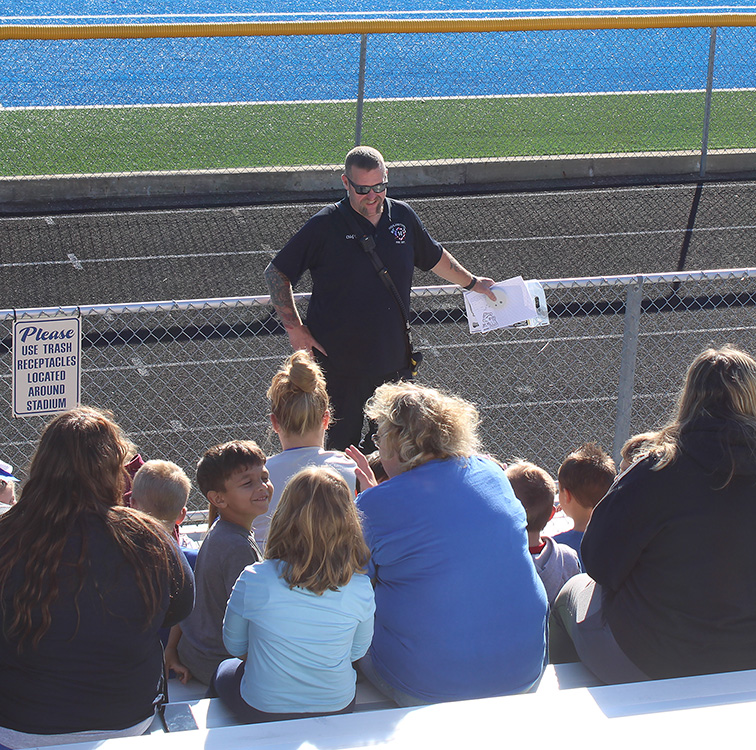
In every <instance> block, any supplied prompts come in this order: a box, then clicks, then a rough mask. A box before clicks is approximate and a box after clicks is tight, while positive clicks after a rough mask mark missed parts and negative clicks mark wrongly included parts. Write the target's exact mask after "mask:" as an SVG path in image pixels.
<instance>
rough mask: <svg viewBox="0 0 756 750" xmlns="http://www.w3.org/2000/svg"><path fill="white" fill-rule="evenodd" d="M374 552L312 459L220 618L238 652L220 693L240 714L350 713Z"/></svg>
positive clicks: (329, 472)
mask: <svg viewBox="0 0 756 750" xmlns="http://www.w3.org/2000/svg"><path fill="white" fill-rule="evenodd" d="M369 557H370V551H369V550H368V547H367V545H366V544H365V541H364V539H363V536H362V528H361V526H360V520H359V516H358V515H357V508H356V506H355V503H354V495H353V493H352V491H351V488H350V487H349V485H348V484H347V482H346V480H345V479H344V478H343V477H342V476H341V475H340V474H338V473H337V472H335V471H334V470H333V469H329V468H326V467H320V466H311V467H308V468H306V469H303V470H302V471H300V472H299V473H298V474H296V475H295V476H294V477H293V478H292V479H291V480H290V481H289V483H288V484H287V485H286V487H285V489H284V491H283V494H282V495H281V499H280V501H279V503H278V506H277V507H276V510H275V513H274V514H273V518H272V520H271V523H270V533H269V534H268V544H267V547H266V549H265V558H266V559H265V561H264V562H261V563H256V564H255V565H250V566H249V567H247V568H245V569H244V572H243V573H242V574H241V575H240V576H239V580H238V581H237V582H236V585H235V586H234V590H233V592H232V593H231V598H230V599H229V601H228V608H227V609H226V618H225V620H224V622H223V641H224V643H225V644H226V648H227V649H228V651H229V652H230V653H231V654H234V655H235V656H237V657H239V658H236V659H229V660H228V661H225V662H223V664H221V666H220V667H219V668H218V671H217V673H216V676H215V685H214V687H215V690H216V692H217V693H218V695H219V696H220V698H221V699H222V700H223V702H224V703H225V704H226V705H227V706H228V707H229V708H230V709H231V710H232V711H233V713H234V714H235V715H236V718H237V720H238V721H240V722H243V723H245V724H252V723H257V722H262V721H282V720H285V719H296V718H304V717H308V716H323V715H328V714H337V713H348V712H350V711H352V710H353V708H354V697H355V682H356V673H355V671H354V668H353V667H352V662H354V661H356V660H357V659H359V658H361V657H362V656H364V655H365V653H366V652H367V650H368V647H369V646H370V642H371V640H372V637H373V613H374V611H375V603H374V600H373V587H372V585H371V583H370V579H369V578H368V577H367V575H363V573H364V572H365V571H364V568H365V566H366V565H367V562H368V559H369Z"/></svg>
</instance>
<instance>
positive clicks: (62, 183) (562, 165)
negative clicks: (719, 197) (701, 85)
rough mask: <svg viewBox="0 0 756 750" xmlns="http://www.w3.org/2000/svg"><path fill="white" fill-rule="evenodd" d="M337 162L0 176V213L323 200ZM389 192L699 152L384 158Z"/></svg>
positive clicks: (550, 178) (744, 171) (682, 166)
mask: <svg viewBox="0 0 756 750" xmlns="http://www.w3.org/2000/svg"><path fill="white" fill-rule="evenodd" d="M341 169H342V168H341V166H340V165H329V166H323V167H297V168H290V169H286V170H281V171H273V170H270V169H246V170H234V171H212V172H211V171H202V172H138V173H131V174H109V175H62V176H39V177H18V178H13V177H10V178H0V213H3V214H6V215H8V214H16V213H19V214H22V213H45V212H48V211H53V212H54V211H67V210H102V209H118V208H158V207H171V206H188V205H195V206H196V205H202V206H206V205H231V204H242V203H260V202H273V201H281V200H306V199H323V200H331V199H333V198H334V197H335V196H338V195H340V194H341V183H340V180H339V175H340V173H341ZM389 169H390V181H391V194H392V195H394V196H402V195H413V194H420V193H442V192H443V193H448V192H455V193H459V192H475V191H479V190H486V189H491V188H495V189H517V188H518V187H525V186H529V185H532V184H534V183H537V184H542V183H545V184H547V185H548V184H550V183H555V184H554V185H553V186H554V187H556V186H557V185H558V184H559V183H562V184H563V183H565V182H566V183H570V182H576V181H577V182H580V183H582V184H585V183H586V182H587V183H589V184H591V183H593V184H601V182H604V181H607V180H612V181H618V180H644V181H657V180H658V181H668V180H686V181H688V180H689V181H696V180H698V179H700V154H682V155H681V154H677V153H658V154H651V155H647V156H638V155H636V154H611V155H594V156H553V157H545V158H541V159H533V158H510V159H490V160H472V159H471V160H466V159H459V160H453V161H448V162H444V163H439V164H426V165H421V166H417V165H415V164H410V163H395V164H389ZM755 175H756V151H748V152H737V153H734V152H729V151H728V152H710V153H709V154H708V157H707V163H706V178H707V179H722V178H735V177H748V178H753V177H754V176H755Z"/></svg>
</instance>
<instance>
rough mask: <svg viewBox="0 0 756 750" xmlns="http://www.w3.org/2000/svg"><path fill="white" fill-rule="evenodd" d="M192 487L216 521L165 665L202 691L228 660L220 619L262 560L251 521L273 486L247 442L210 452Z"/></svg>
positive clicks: (260, 456)
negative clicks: (188, 610) (246, 574)
mask: <svg viewBox="0 0 756 750" xmlns="http://www.w3.org/2000/svg"><path fill="white" fill-rule="evenodd" d="M197 484H198V485H199V488H200V490H201V491H202V494H203V495H204V496H205V497H206V498H207V500H208V503H209V507H210V514H209V518H210V522H211V523H212V522H213V519H214V517H215V516H216V514H217V516H218V518H217V520H215V522H214V523H212V526H211V528H210V531H209V532H208V534H207V536H206V537H205V540H204V541H203V543H202V546H201V547H200V551H199V554H198V555H197V563H196V566H195V569H194V577H195V581H196V602H195V605H194V610H193V611H192V614H191V615H190V616H189V617H188V618H187V619H186V620H184V621H183V622H182V623H181V625H180V626H176V627H175V628H173V630H172V631H171V637H170V640H169V641H168V645H167V646H166V650H165V661H166V666H167V667H168V668H169V669H173V671H174V672H176V674H177V675H178V676H179V678H180V679H181V681H182V682H187V681H188V680H189V679H190V678H191V677H195V678H196V679H197V680H199V681H200V682H204V683H205V684H206V685H207V684H210V681H211V680H212V677H213V674H214V672H215V670H216V668H217V667H218V665H219V664H220V663H221V662H222V661H223V660H224V659H228V658H229V654H228V652H227V651H226V649H225V647H224V645H223V616H224V615H225V612H226V603H227V602H228V597H229V596H230V594H231V589H232V588H233V586H234V583H236V579H237V578H238V577H239V574H240V573H241V572H242V570H244V568H245V567H247V566H248V565H252V564H253V563H256V562H259V561H260V560H262V553H261V552H260V549H259V548H258V546H257V544H256V543H255V538H254V535H253V534H252V531H251V528H252V521H254V520H255V518H257V517H258V516H259V515H262V514H263V513H265V512H267V510H268V505H269V503H270V498H271V496H272V495H273V485H272V484H271V483H270V480H269V478H268V470H267V469H266V468H265V454H264V453H263V452H262V450H260V448H259V447H258V445H257V444H256V443H254V442H253V441H251V440H237V441H232V442H230V443H225V444H223V445H217V446H215V447H214V448H210V449H209V450H208V451H207V452H206V453H205V455H204V456H203V457H202V458H201V459H200V462H199V464H198V465H197Z"/></svg>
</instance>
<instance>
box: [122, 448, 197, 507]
mask: <svg viewBox="0 0 756 750" xmlns="http://www.w3.org/2000/svg"><path fill="white" fill-rule="evenodd" d="M191 486H192V484H191V482H190V481H189V477H188V476H187V475H186V472H185V471H184V470H183V469H182V468H181V467H180V466H178V465H176V464H174V463H173V462H172V461H155V460H153V461H147V462H146V463H144V464H143V465H142V466H141V467H140V468H139V471H137V473H136V474H135V475H134V481H133V484H132V487H131V501H132V504H134V505H135V506H136V507H137V508H139V510H141V511H144V512H145V513H149V515H151V516H152V517H153V518H157V519H158V520H159V521H170V522H175V521H176V519H177V518H178V517H179V516H180V515H181V511H182V510H183V509H184V508H185V507H186V501H187V499H188V498H189V490H190V489H191Z"/></svg>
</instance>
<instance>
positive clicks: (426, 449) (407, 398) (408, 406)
mask: <svg viewBox="0 0 756 750" xmlns="http://www.w3.org/2000/svg"><path fill="white" fill-rule="evenodd" d="M365 414H367V416H368V417H370V419H374V420H375V421H376V422H377V423H378V430H377V433H376V434H377V436H378V439H379V440H380V441H382V442H384V444H385V446H386V448H387V450H388V451H389V454H391V453H393V454H396V456H397V457H398V459H399V461H400V463H401V464H402V468H403V470H405V471H406V470H408V469H413V468H415V467H416V466H420V465H421V464H424V463H426V462H427V461H431V460H432V459H444V458H452V457H460V458H461V457H469V456H472V455H473V454H474V453H477V452H478V450H479V448H480V441H479V439H478V425H479V424H480V415H479V414H478V410H477V409H476V408H475V406H474V405H473V404H471V403H470V402H469V401H465V400H464V399H463V398H460V397H459V396H454V395H451V394H448V393H444V392H443V391H439V390H436V389H435V388H428V387H427V386H423V385H419V384H417V383H407V382H403V381H402V382H399V383H385V384H384V385H381V386H379V387H378V388H377V389H376V391H375V393H374V394H373V396H372V397H371V399H370V400H369V401H368V402H367V405H366V406H365Z"/></svg>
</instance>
